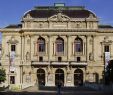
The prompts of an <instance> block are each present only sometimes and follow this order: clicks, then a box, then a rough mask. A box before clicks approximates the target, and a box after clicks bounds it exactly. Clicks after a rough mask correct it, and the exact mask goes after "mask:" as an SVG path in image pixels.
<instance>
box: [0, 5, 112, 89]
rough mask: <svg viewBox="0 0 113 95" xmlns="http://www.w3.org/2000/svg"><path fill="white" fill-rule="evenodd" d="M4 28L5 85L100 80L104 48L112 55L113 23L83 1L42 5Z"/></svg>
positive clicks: (82, 82) (73, 83) (80, 83)
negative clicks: (102, 20)
mask: <svg viewBox="0 0 113 95" xmlns="http://www.w3.org/2000/svg"><path fill="white" fill-rule="evenodd" d="M0 31H1V32H2V58H1V64H2V67H3V68H4V69H5V70H6V74H7V77H6V81H5V84H6V85H10V86H11V87H14V86H17V87H20V88H21V89H22V88H25V87H28V86H33V85H37V86H39V85H43V86H56V85H58V84H59V83H60V84H61V85H62V86H76V85H83V84H84V83H86V82H91V83H103V76H104V73H103V72H104V68H105V56H104V54H105V52H109V53H110V59H112V58H113V48H112V47H113V27H111V26H106V25H99V19H98V17H97V16H96V15H95V14H94V13H93V12H91V11H89V10H87V9H85V8H84V7H82V6H70V7H68V6H48V7H47V6H41V7H35V8H34V9H32V10H29V11H27V12H26V13H25V14H24V15H23V17H22V21H21V23H20V24H18V25H9V26H7V27H5V28H3V29H0Z"/></svg>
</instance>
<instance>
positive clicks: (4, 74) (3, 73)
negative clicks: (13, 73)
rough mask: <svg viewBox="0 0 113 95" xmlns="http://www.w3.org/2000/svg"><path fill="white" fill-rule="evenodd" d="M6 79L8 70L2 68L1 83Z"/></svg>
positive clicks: (0, 71) (0, 72) (0, 73)
mask: <svg viewBox="0 0 113 95" xmlns="http://www.w3.org/2000/svg"><path fill="white" fill-rule="evenodd" d="M5 80H6V72H5V70H4V69H0V83H1V82H4V81H5Z"/></svg>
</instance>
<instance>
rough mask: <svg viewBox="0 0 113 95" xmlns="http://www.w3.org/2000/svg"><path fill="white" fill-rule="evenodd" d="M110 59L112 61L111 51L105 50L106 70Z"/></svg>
mask: <svg viewBox="0 0 113 95" xmlns="http://www.w3.org/2000/svg"><path fill="white" fill-rule="evenodd" d="M109 61H110V52H105V71H106V67H107V66H108V62H109Z"/></svg>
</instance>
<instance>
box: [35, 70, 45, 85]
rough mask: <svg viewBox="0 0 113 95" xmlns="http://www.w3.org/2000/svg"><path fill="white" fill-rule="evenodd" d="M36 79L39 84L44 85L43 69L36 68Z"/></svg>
mask: <svg viewBox="0 0 113 95" xmlns="http://www.w3.org/2000/svg"><path fill="white" fill-rule="evenodd" d="M37 79H38V85H39V86H42V85H43V86H44V85H45V71H44V70H43V69H38V70H37Z"/></svg>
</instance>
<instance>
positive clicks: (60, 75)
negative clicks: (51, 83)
mask: <svg viewBox="0 0 113 95" xmlns="http://www.w3.org/2000/svg"><path fill="white" fill-rule="evenodd" d="M58 84H61V85H62V86H64V71H63V70H62V69H57V70H56V72H55V85H56V86H57V85H58Z"/></svg>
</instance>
